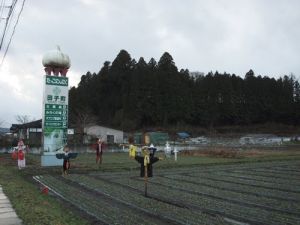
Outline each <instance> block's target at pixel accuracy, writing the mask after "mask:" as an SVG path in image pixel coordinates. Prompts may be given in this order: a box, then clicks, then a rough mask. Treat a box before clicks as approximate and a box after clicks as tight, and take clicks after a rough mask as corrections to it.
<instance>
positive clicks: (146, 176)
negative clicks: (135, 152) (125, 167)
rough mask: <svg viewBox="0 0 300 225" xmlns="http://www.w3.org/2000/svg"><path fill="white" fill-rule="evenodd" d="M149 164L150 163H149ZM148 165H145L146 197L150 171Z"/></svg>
mask: <svg viewBox="0 0 300 225" xmlns="http://www.w3.org/2000/svg"><path fill="white" fill-rule="evenodd" d="M147 165H148V164H147ZM147 165H146V166H145V176H144V178H145V197H147V183H148V171H147Z"/></svg>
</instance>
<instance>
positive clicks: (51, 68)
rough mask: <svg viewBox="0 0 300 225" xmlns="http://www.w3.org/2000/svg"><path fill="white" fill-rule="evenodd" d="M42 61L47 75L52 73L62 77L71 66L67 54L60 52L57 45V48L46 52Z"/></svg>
mask: <svg viewBox="0 0 300 225" xmlns="http://www.w3.org/2000/svg"><path fill="white" fill-rule="evenodd" d="M42 63H43V65H44V67H45V72H46V74H47V75H51V73H53V75H54V76H59V74H60V75H61V76H63V77H65V76H66V75H67V72H68V69H69V68H70V66H71V61H70V58H69V56H68V55H67V54H64V53H63V52H61V50H60V47H59V46H57V49H54V50H51V51H49V52H47V53H46V54H45V55H44V56H43V61H42Z"/></svg>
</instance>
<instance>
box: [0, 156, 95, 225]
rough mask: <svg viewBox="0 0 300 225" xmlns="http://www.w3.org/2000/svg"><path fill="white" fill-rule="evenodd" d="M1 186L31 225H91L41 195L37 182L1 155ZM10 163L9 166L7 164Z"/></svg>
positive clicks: (54, 201)
mask: <svg viewBox="0 0 300 225" xmlns="http://www.w3.org/2000/svg"><path fill="white" fill-rule="evenodd" d="M0 158H1V160H0V162H1V163H0V184H1V185H2V188H3V191H4V193H5V194H6V195H7V196H8V198H9V199H10V202H11V204H12V206H13V208H14V209H15V210H16V213H17V214H18V216H19V217H20V218H21V219H22V221H23V224H28V225H37V224H39V225H46V224H51V225H69V224H74V225H77V224H78V225H82V224H90V223H89V222H88V221H87V220H85V219H83V218H81V217H79V216H77V215H76V214H74V213H73V212H72V211H70V210H68V209H66V208H64V206H63V205H62V204H61V202H60V201H58V200H57V199H56V198H53V197H52V196H50V195H45V194H42V193H41V190H40V189H39V186H37V185H36V183H34V182H32V181H33V180H32V181H31V180H28V178H27V176H26V175H25V171H26V169H25V170H21V171H19V170H18V169H17V166H16V162H15V161H13V163H12V162H11V161H12V159H10V158H8V159H7V156H3V154H0ZM7 161H8V163H7Z"/></svg>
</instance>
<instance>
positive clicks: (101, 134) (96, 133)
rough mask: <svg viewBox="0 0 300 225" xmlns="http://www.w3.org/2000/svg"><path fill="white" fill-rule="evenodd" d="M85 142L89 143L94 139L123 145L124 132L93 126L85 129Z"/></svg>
mask: <svg viewBox="0 0 300 225" xmlns="http://www.w3.org/2000/svg"><path fill="white" fill-rule="evenodd" d="M84 133H85V134H86V135H87V136H86V137H85V142H86V143H89V142H90V139H92V138H95V137H96V138H101V139H102V140H103V141H105V142H107V143H123V138H124V132H123V131H121V130H116V129H112V128H108V127H102V126H98V125H92V126H88V127H86V128H84Z"/></svg>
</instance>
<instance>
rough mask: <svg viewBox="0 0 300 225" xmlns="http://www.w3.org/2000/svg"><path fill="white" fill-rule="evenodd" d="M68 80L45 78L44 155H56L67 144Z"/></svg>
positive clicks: (52, 77) (64, 78) (56, 77)
mask: <svg viewBox="0 0 300 225" xmlns="http://www.w3.org/2000/svg"><path fill="white" fill-rule="evenodd" d="M68 83H69V82H68V78H67V77H58V76H48V75H46V76H45V83H44V84H45V92H44V104H43V106H44V113H43V131H44V154H45V153H46V154H55V153H56V152H57V151H61V150H62V149H63V147H64V145H65V144H66V143H67V130H68Z"/></svg>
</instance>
